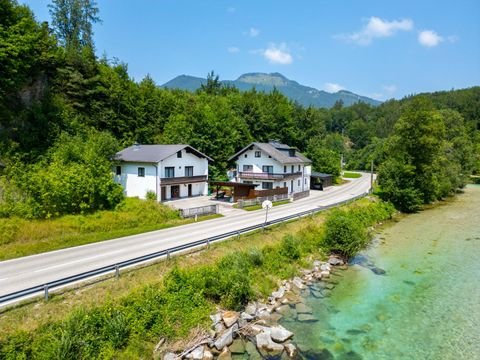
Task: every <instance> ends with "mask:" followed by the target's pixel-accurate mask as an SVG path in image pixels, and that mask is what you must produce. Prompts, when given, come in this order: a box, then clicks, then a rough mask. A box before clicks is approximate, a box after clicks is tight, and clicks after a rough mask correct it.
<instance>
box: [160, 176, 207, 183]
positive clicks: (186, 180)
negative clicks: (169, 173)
mask: <svg viewBox="0 0 480 360" xmlns="http://www.w3.org/2000/svg"><path fill="white" fill-rule="evenodd" d="M204 181H207V175H197V176H179V177H169V178H161V179H160V185H178V184H190V183H197V182H204Z"/></svg>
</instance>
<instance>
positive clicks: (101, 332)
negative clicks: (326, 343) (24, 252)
mask: <svg viewBox="0 0 480 360" xmlns="http://www.w3.org/2000/svg"><path fill="white" fill-rule="evenodd" d="M367 207H368V209H370V208H371V209H372V210H375V209H376V206H375V205H374V204H373V203H372V201H371V200H369V199H361V200H358V201H356V202H355V203H354V204H351V205H347V206H345V207H344V208H346V209H350V208H352V209H358V208H365V210H367ZM330 213H331V212H330V211H328V212H323V213H320V214H317V215H314V216H312V217H308V218H303V219H300V220H296V221H291V222H288V223H283V224H279V225H277V226H275V227H272V228H269V229H267V230H265V231H262V230H260V231H257V232H254V233H250V234H245V235H242V236H240V237H239V238H238V239H237V238H235V239H231V240H229V241H224V242H221V243H216V244H212V246H210V248H208V249H204V250H201V251H196V252H193V253H190V254H188V255H183V256H179V257H176V258H173V259H172V260H170V261H163V262H159V263H156V264H153V265H151V266H148V267H144V268H142V269H137V270H135V271H128V272H122V274H121V276H120V279H118V280H114V279H110V280H106V281H102V282H98V283H93V284H91V285H88V286H83V287H81V288H77V289H76V290H73V291H72V290H71V291H65V292H64V293H62V294H55V295H53V296H52V298H51V299H50V300H49V301H48V302H44V301H38V302H36V303H35V302H32V303H29V304H24V305H22V306H18V307H16V308H13V309H10V310H8V311H4V313H3V314H2V316H0V328H1V329H2V332H0V358H2V355H3V356H4V357H6V358H7V357H8V355H10V354H15V356H22V355H25V356H26V357H29V355H31V353H34V354H37V353H40V354H41V355H42V356H44V357H49V356H50V357H51V356H58V354H59V353H60V351H66V352H67V353H68V354H79V353H81V354H82V355H83V357H88V358H100V357H102V358H118V359H122V358H124V359H127V358H146V357H148V358H150V357H151V356H152V349H153V347H154V346H155V343H156V342H157V341H158V339H159V337H166V338H167V339H168V341H170V343H172V342H173V341H175V340H176V339H179V338H185V337H188V334H189V331H190V330H191V329H192V328H194V327H197V326H200V327H206V326H207V325H208V323H209V319H208V315H209V314H210V312H211V311H212V310H213V309H214V308H215V307H217V306H219V305H221V306H228V307H230V308H236V307H237V306H238V305H239V304H242V303H244V302H245V301H247V300H249V299H256V298H262V297H263V298H265V297H266V296H267V295H268V294H269V293H270V292H271V291H272V290H273V289H274V288H275V287H276V286H278V283H279V281H280V280H281V279H285V278H290V277H292V276H294V275H295V274H297V273H298V271H299V270H300V269H301V268H303V267H306V266H309V264H311V261H312V260H313V259H316V258H322V257H324V256H325V255H326V249H325V248H324V247H323V246H322V241H323V240H322V239H323V234H324V230H325V229H324V226H323V224H324V221H325V219H326V217H327V216H329V214H330ZM359 213H361V214H364V213H370V211H360V212H359ZM377 217H378V216H377ZM29 352H31V353H29ZM55 354H57V355H55ZM62 354H63V353H62Z"/></svg>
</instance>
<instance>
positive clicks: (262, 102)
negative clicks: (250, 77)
mask: <svg viewBox="0 0 480 360" xmlns="http://www.w3.org/2000/svg"><path fill="white" fill-rule="evenodd" d="M50 12H51V15H52V19H53V20H52V23H51V24H47V23H40V22H38V21H37V20H36V19H35V16H34V14H33V13H32V11H31V10H30V9H29V8H28V7H27V6H25V5H20V4H18V3H17V2H16V1H14V0H0V25H1V26H0V164H1V167H0V171H1V177H0V217H11V216H18V217H23V218H49V217H57V216H61V215H64V214H78V213H82V214H83V213H88V212H94V211H96V210H101V209H113V208H115V206H117V204H119V203H120V202H121V201H122V198H123V195H122V191H121V189H120V188H119V186H118V185H116V184H115V183H114V182H113V178H112V176H111V168H112V160H111V159H112V156H113V154H115V152H116V151H118V150H120V149H121V148H123V147H126V146H130V145H132V144H133V143H134V142H138V143H141V144H154V143H164V144H173V143H188V144H190V145H192V146H193V147H195V148H197V149H199V150H200V151H202V152H203V153H206V154H208V155H209V156H210V157H212V158H213V159H214V162H213V163H212V164H211V167H210V178H212V179H224V178H225V177H226V170H227V169H228V168H229V166H230V165H231V164H229V163H228V160H227V159H228V158H229V157H230V156H231V155H232V154H234V153H235V152H236V151H238V150H239V149H240V148H242V147H243V146H245V145H247V144H248V143H249V142H251V141H259V142H264V141H268V140H270V139H277V140H279V141H281V142H284V143H287V144H289V145H293V146H296V147H298V149H299V150H300V151H302V152H304V153H305V154H306V155H307V156H308V157H310V158H311V159H312V161H313V168H314V170H317V171H322V172H327V173H332V174H334V175H335V176H336V177H338V176H339V175H340V171H341V169H340V158H341V156H342V155H343V157H344V159H345V161H346V168H348V169H353V170H355V169H356V170H364V169H369V168H370V162H371V161H373V163H374V166H375V169H376V171H377V172H378V175H379V189H378V191H379V194H380V195H381V196H382V197H383V198H384V199H385V200H388V201H391V202H392V203H393V204H394V205H395V206H396V207H397V208H399V209H400V210H403V211H416V210H418V209H419V208H420V206H421V205H422V204H425V203H430V202H433V201H435V200H438V199H443V198H445V197H446V196H448V195H450V194H453V193H455V191H456V190H457V189H459V188H461V187H463V186H464V185H465V183H466V181H467V178H468V176H469V175H470V174H479V173H480V155H479V154H480V87H478V86H477V87H472V88H469V89H462V90H450V91H441V92H435V93H426V94H416V95H411V96H408V97H405V98H404V99H401V100H389V101H386V102H384V103H382V104H381V105H380V106H377V107H373V106H370V105H367V104H365V103H357V104H354V105H352V106H349V107H345V106H343V104H342V103H337V104H335V106H334V107H333V108H331V109H325V108H314V107H308V108H306V107H303V106H300V105H299V104H297V103H294V102H292V101H290V100H289V99H288V98H286V97H285V96H283V95H282V94H280V93H279V92H278V91H273V92H271V93H263V92H258V91H256V90H251V91H244V92H241V91H239V90H238V89H236V88H234V87H229V86H225V85H222V84H221V83H220V81H219V76H218V75H216V74H215V73H214V72H213V71H212V72H211V73H209V75H208V82H207V84H206V85H204V86H202V88H201V89H200V90H198V91H197V92H195V93H192V92H187V91H180V90H169V89H163V88H160V87H159V86H157V84H156V83H155V81H154V80H153V79H152V78H151V77H150V76H148V75H147V76H146V77H145V78H144V79H142V80H141V81H135V80H134V79H133V78H132V77H131V76H130V75H129V73H128V65H127V64H125V63H123V62H121V61H120V60H118V59H115V58H114V59H110V58H108V57H107V56H103V57H97V56H96V55H95V46H94V41H93V30H92V29H93V25H94V24H95V23H96V22H98V21H100V18H99V9H98V8H97V7H96V4H95V2H94V1H89V0H77V1H70V2H63V1H58V0H54V1H52V4H51V6H50Z"/></svg>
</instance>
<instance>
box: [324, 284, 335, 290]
mask: <svg viewBox="0 0 480 360" xmlns="http://www.w3.org/2000/svg"><path fill="white" fill-rule="evenodd" d="M334 287H335V284H334V283H326V284H325V289H328V290H333V288H334Z"/></svg>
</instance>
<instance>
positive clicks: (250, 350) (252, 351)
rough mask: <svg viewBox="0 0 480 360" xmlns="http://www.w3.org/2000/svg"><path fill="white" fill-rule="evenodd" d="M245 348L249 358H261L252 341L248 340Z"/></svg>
mask: <svg viewBox="0 0 480 360" xmlns="http://www.w3.org/2000/svg"><path fill="white" fill-rule="evenodd" d="M245 350H246V351H247V354H248V358H249V360H260V359H263V358H262V356H261V355H260V354H259V353H258V351H257V348H256V347H255V345H254V344H253V343H251V342H250V341H249V342H247V345H246V346H245Z"/></svg>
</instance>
